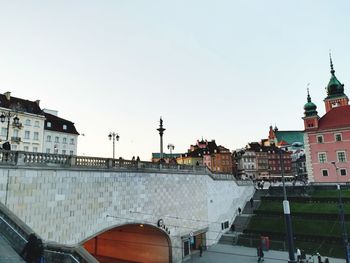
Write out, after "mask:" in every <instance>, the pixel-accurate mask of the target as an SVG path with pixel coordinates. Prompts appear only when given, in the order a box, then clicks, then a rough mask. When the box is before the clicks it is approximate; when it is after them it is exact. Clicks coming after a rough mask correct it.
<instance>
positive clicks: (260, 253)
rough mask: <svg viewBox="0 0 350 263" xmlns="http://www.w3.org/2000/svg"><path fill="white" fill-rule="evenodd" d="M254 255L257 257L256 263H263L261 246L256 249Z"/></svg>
mask: <svg viewBox="0 0 350 263" xmlns="http://www.w3.org/2000/svg"><path fill="white" fill-rule="evenodd" d="M256 254H257V256H258V262H262V261H264V251H263V250H262V247H261V246H258V248H257V250H256Z"/></svg>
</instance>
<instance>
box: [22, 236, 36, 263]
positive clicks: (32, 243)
mask: <svg viewBox="0 0 350 263" xmlns="http://www.w3.org/2000/svg"><path fill="white" fill-rule="evenodd" d="M37 239H38V238H37V237H36V235H35V234H34V233H32V234H30V235H29V237H28V241H27V244H26V245H25V246H24V248H23V250H22V252H21V254H20V255H21V257H22V258H23V259H24V260H25V262H27V263H33V262H35V260H36V248H35V247H36V245H37Z"/></svg>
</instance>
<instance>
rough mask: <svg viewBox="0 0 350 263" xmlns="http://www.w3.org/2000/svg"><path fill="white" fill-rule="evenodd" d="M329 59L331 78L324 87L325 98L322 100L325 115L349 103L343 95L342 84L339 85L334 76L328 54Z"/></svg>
mask: <svg viewBox="0 0 350 263" xmlns="http://www.w3.org/2000/svg"><path fill="white" fill-rule="evenodd" d="M329 59H330V64H331V74H332V76H331V79H330V80H329V83H328V85H327V87H326V90H327V97H326V98H325V99H324V104H325V107H326V113H327V112H329V111H330V110H331V109H333V108H335V107H339V106H346V105H348V103H349V98H348V97H347V96H346V95H345V94H344V84H341V83H340V81H339V80H338V79H337V77H336V76H335V74H334V73H335V70H334V67H333V62H332V57H331V54H329Z"/></svg>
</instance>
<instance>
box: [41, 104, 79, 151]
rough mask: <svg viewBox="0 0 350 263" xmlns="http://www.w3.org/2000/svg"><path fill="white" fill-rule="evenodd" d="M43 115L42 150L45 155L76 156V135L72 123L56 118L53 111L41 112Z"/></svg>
mask: <svg viewBox="0 0 350 263" xmlns="http://www.w3.org/2000/svg"><path fill="white" fill-rule="evenodd" d="M43 112H44V115H45V126H44V140H43V150H44V152H46V153H55V154H66V155H76V154H77V143H78V135H79V133H78V132H77V130H76V128H75V126H74V123H73V122H71V121H68V120H65V119H62V118H60V117H58V116H57V115H58V112H57V111H54V110H48V109H44V110H43Z"/></svg>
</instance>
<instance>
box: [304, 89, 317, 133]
mask: <svg viewBox="0 0 350 263" xmlns="http://www.w3.org/2000/svg"><path fill="white" fill-rule="evenodd" d="M316 109H317V106H316V105H315V104H314V103H313V102H312V101H311V97H310V93H309V89H307V103H306V104H305V105H304V117H303V120H304V128H305V130H312V129H317V128H318V120H319V119H320V117H319V116H318V115H317V111H316Z"/></svg>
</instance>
